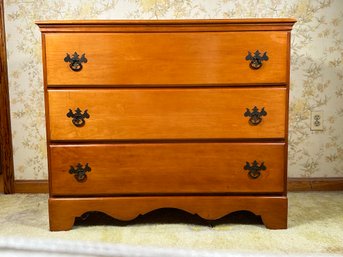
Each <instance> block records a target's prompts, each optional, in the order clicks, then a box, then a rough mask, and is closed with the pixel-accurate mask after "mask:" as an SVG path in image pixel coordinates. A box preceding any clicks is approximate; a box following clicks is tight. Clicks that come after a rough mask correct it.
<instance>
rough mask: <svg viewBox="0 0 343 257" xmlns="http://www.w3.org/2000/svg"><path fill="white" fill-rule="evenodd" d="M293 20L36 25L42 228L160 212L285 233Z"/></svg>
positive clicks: (60, 23)
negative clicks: (42, 112)
mask: <svg viewBox="0 0 343 257" xmlns="http://www.w3.org/2000/svg"><path fill="white" fill-rule="evenodd" d="M294 22H295V21H294V20H292V19H242V20H178V21H42V22H37V24H38V25H39V27H40V30H41V32H42V43H43V64H44V84H45V101H46V120H47V140H48V161H49V191H50V197H49V218H50V229H51V230H53V231H55V230H68V229H70V228H71V227H72V226H73V223H74V219H75V217H79V216H81V215H82V214H84V213H86V212H89V211H100V212H104V213H106V214H108V215H111V216H112V217H114V218H117V219H120V220H131V219H134V218H135V217H137V216H138V215H140V214H145V213H147V212H150V211H152V210H155V209H158V208H178V209H181V210H184V211H187V212H189V213H192V214H197V215H199V216H201V217H202V218H205V219H209V220H211V219H218V218H220V217H223V216H225V215H227V214H229V213H231V212H234V211H240V210H247V211H251V212H253V213H255V214H256V215H260V216H261V217H262V220H263V222H264V224H265V225H266V226H267V227H268V228H286V227H287V188H286V182H287V172H286V170H287V121H288V90H289V65H290V63H289V59H290V31H291V28H292V26H293V23H294Z"/></svg>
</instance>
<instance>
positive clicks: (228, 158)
mask: <svg viewBox="0 0 343 257" xmlns="http://www.w3.org/2000/svg"><path fill="white" fill-rule="evenodd" d="M284 150H285V145H284V144H283V143H269V144H259V143H255V144H253V143H169V144H163V143H162V144H161V143H154V144H113V145H52V146H50V151H51V166H50V168H51V171H52V172H51V182H52V183H51V188H50V192H51V194H52V195H54V196H58V195H104V194H106V195H115V194H135V195H137V194H160V193H162V194H190V193H201V194H205V193H228V192H230V193H239V192H248V193H249V192H250V193H255V192H256V193H268V192H269V193H271V192H272V193H276V192H277V193H282V192H283V189H284V159H283V156H284V154H285V151H284ZM254 160H256V161H258V162H259V163H261V162H264V164H265V166H266V167H267V169H266V170H265V171H261V175H260V177H259V178H258V179H253V178H250V179H249V178H248V177H247V174H248V171H247V170H244V165H245V164H246V162H247V161H248V162H251V163H252V162H253V161H254ZM77 163H81V164H85V163H88V164H89V167H91V169H92V170H91V171H90V172H89V173H88V175H87V176H89V178H90V180H89V181H86V182H84V183H80V182H78V181H77V180H76V179H75V178H74V176H73V175H71V174H68V173H69V169H70V165H74V166H76V164H77ZM142 174H144V175H142ZM166 177H167V178H168V179H166ZM147 178H149V179H147ZM88 182H89V184H90V185H92V187H88V186H85V184H86V185H87V184H88ZM65 185H68V187H66V186H65Z"/></svg>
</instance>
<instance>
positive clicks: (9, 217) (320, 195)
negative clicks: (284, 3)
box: [0, 192, 343, 256]
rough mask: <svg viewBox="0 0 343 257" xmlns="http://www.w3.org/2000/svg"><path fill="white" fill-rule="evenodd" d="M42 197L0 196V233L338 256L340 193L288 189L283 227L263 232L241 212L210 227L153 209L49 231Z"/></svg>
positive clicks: (342, 222)
mask: <svg viewBox="0 0 343 257" xmlns="http://www.w3.org/2000/svg"><path fill="white" fill-rule="evenodd" d="M47 198H48V197H47V195H45V194H36V195H28V194H16V195H0V207H1V208H0V224H1V225H0V226H1V228H0V237H3V238H4V237H13V236H14V237H21V238H22V237H24V238H25V237H27V238H29V239H35V238H36V239H37V240H38V239H66V240H81V241H83V240H86V241H92V242H105V243H111V244H112V243H113V244H118V243H119V244H127V245H133V246H150V247H169V248H170V247H176V248H183V249H193V250H230V251H239V252H246V253H247V254H248V253H256V252H259V253H265V252H268V253H280V254H281V253H283V254H299V253H300V254H310V253H330V254H339V255H342V256H343V192H311V193H289V221H288V224H289V228H288V229H287V230H268V229H266V228H265V227H264V226H263V225H262V224H261V223H260V219H258V218H256V217H255V216H252V215H249V214H244V213H243V214H241V213H239V214H233V215H229V216H226V217H225V218H223V219H221V220H220V221H218V222H216V223H215V226H214V227H212V226H210V225H209V224H207V223H206V222H204V221H203V220H201V219H200V218H198V217H196V216H192V215H189V214H186V213H183V212H181V211H176V210H159V211H155V212H152V213H150V214H148V215H147V216H143V217H140V218H138V219H137V220H135V221H133V222H131V223H123V222H116V221H114V220H112V219H111V218H109V217H105V216H103V215H95V214H94V215H90V217H89V218H88V219H87V220H86V221H85V222H83V223H82V222H79V223H78V225H77V226H74V228H73V230H71V231H67V232H50V231H49V230H48V211H47ZM80 224H81V225H80ZM94 224H96V225H94Z"/></svg>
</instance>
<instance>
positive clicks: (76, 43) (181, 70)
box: [45, 31, 289, 87]
mask: <svg viewBox="0 0 343 257" xmlns="http://www.w3.org/2000/svg"><path fill="white" fill-rule="evenodd" d="M45 45H46V49H45V51H46V52H45V54H46V73H47V77H46V78H47V85H48V86H54V87H57V86H63V87H65V86H68V85H70V86H82V85H92V86H116V85H118V86H129V85H131V86H132V85H133V86H144V85H147V86H149V85H150V86H151V85H158V86H170V85H180V86H182V85H200V86H201V85H205V86H210V85H215V86H216V85H221V84H223V85H228V84H266V83H269V84H273V83H275V84H280V83H286V82H287V74H288V73H287V72H288V70H287V66H288V58H289V51H288V32H286V31H280V32H275V31H271V32H189V33H181V32H168V33H156V32H153V33H152V32H147V33H128V32H125V33H80V32H79V33H73V34H70V33H48V34H45ZM257 50H258V51H259V52H260V53H261V54H260V57H262V56H263V54H264V53H265V52H266V55H267V57H268V60H264V61H262V66H261V67H260V68H259V69H252V68H250V67H249V64H250V62H251V61H250V60H246V57H247V55H248V52H251V54H252V56H254V53H255V52H256V51H257ZM75 52H76V53H77V54H78V55H79V58H81V56H82V55H83V54H85V55H84V57H85V58H86V59H87V62H86V63H85V62H83V63H81V64H82V66H83V67H82V69H81V70H80V71H73V70H72V69H71V68H70V62H72V61H71V60H69V62H66V61H68V58H67V59H66V60H65V57H66V56H67V54H69V56H70V58H73V54H74V53H75ZM75 67H76V69H78V67H77V65H75Z"/></svg>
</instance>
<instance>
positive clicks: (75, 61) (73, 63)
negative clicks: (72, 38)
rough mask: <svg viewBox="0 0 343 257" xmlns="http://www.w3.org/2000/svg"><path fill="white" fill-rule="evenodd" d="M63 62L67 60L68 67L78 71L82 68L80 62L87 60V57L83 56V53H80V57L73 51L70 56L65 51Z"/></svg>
mask: <svg viewBox="0 0 343 257" xmlns="http://www.w3.org/2000/svg"><path fill="white" fill-rule="evenodd" d="M64 61H65V62H69V63H70V64H69V67H70V69H72V70H73V71H80V70H82V63H83V62H84V63H86V62H87V58H86V57H85V54H82V55H81V58H80V57H79V54H78V53H77V52H75V53H74V54H73V55H72V57H70V55H69V54H68V53H67V56H66V57H65V58H64Z"/></svg>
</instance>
